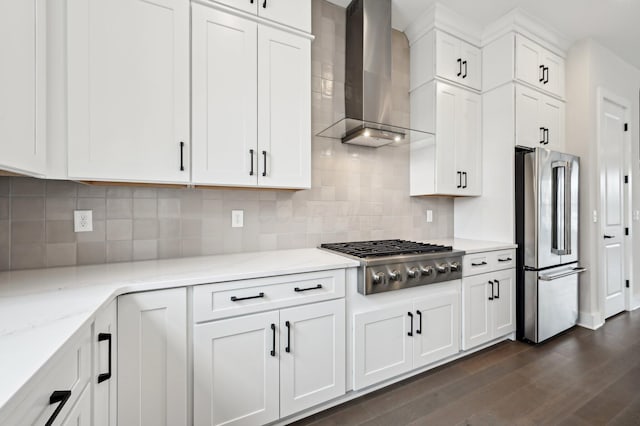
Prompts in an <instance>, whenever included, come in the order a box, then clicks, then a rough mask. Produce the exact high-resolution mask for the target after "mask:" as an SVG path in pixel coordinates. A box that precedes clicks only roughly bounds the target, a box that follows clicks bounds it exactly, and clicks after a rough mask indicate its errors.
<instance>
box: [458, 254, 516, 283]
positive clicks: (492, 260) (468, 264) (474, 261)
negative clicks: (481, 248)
mask: <svg viewBox="0 0 640 426" xmlns="http://www.w3.org/2000/svg"><path fill="white" fill-rule="evenodd" d="M462 263H463V265H462V276H464V277H468V276H471V275H478V274H484V273H486V272H491V271H499V270H501V269H508V268H515V266H516V251H515V250H514V249H508V250H496V251H486V252H482V253H473V254H466V255H465V256H464V260H463V262H462Z"/></svg>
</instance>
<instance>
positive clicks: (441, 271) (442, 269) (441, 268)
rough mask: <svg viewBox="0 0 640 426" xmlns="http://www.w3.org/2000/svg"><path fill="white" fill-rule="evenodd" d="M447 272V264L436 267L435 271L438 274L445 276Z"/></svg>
mask: <svg viewBox="0 0 640 426" xmlns="http://www.w3.org/2000/svg"><path fill="white" fill-rule="evenodd" d="M448 270H449V265H447V264H441V265H436V271H438V273H439V274H446V273H447V271H448Z"/></svg>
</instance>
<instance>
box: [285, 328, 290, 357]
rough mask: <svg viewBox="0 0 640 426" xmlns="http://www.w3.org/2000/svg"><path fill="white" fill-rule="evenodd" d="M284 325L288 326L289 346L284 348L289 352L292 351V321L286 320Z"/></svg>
mask: <svg viewBox="0 0 640 426" xmlns="http://www.w3.org/2000/svg"><path fill="white" fill-rule="evenodd" d="M284 326H285V327H287V346H286V347H285V348H284V351H285V352H287V353H289V352H291V323H290V322H289V321H285V323H284Z"/></svg>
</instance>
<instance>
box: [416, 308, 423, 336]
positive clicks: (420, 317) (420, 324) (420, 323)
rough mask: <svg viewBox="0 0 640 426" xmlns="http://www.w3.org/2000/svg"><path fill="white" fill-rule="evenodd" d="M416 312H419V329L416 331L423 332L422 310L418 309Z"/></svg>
mask: <svg viewBox="0 0 640 426" xmlns="http://www.w3.org/2000/svg"><path fill="white" fill-rule="evenodd" d="M416 314H418V329H417V330H416V333H418V334H422V311H416Z"/></svg>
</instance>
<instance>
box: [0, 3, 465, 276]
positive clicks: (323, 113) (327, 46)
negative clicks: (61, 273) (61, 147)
mask: <svg viewBox="0 0 640 426" xmlns="http://www.w3.org/2000/svg"><path fill="white" fill-rule="evenodd" d="M313 33H314V34H315V35H316V39H315V41H314V42H313V44H312V92H313V93H312V99H313V101H312V102H313V105H312V123H313V133H314V135H315V134H316V133H318V132H319V131H320V130H322V129H324V128H325V127H327V126H329V125H331V124H332V123H333V122H334V121H336V120H338V119H340V118H342V117H343V116H344V78H345V77H344V61H345V60H344V55H345V52H344V51H345V10H344V9H343V8H340V7H338V6H335V5H333V4H331V3H328V2H326V1H325V0H313ZM393 55H394V56H393V67H392V71H393V90H394V93H393V108H394V110H393V115H394V118H395V119H396V120H400V122H402V123H404V124H405V125H408V124H409V123H408V121H409V95H408V90H409V46H408V42H407V40H406V38H405V36H404V35H403V34H402V33H399V32H396V31H394V33H393ZM312 182H313V183H312V188H311V189H310V190H306V191H296V192H293V191H273V190H260V191H258V190H233V189H228V190H222V189H220V190H212V189H172V188H150V187H132V186H89V185H84V184H80V183H75V182H68V181H55V180H39V179H33V178H23V177H0V270H8V269H25V268H40V267H47V266H63V265H82V264H96V263H105V262H107V263H109V262H120V261H130V260H147V259H157V258H174V257H183V256H198V255H207V254H219V253H235V252H241V251H256V250H272V249H288V248H301V247H315V246H317V245H319V244H320V243H323V242H335V241H345V240H367V239H382V238H405V239H412V240H426V239H432V238H442V237H448V236H451V235H453V201H452V200H451V199H447V198H410V197H409V195H408V194H409V149H408V146H407V145H401V146H398V147H382V148H378V149H372V148H365V147H357V146H351V145H343V144H342V143H341V142H340V141H339V140H333V139H327V138H319V137H315V136H314V138H313V142H312ZM76 209H79V210H92V211H93V229H94V230H93V232H85V233H74V230H73V211H74V210H76ZM232 210H244V227H243V228H232V227H231V211H232ZM427 210H432V211H433V222H431V223H428V222H427V220H426V213H427Z"/></svg>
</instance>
